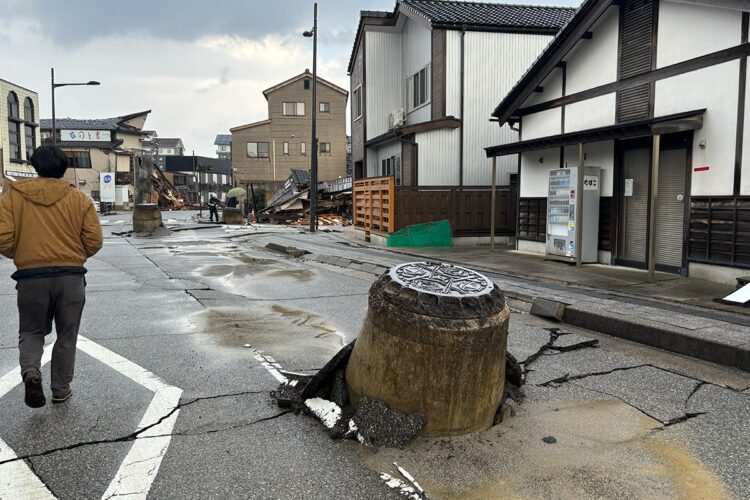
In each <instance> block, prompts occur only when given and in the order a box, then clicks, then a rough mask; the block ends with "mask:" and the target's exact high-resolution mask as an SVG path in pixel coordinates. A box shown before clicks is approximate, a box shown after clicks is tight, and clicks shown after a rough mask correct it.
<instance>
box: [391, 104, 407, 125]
mask: <svg viewBox="0 0 750 500" xmlns="http://www.w3.org/2000/svg"><path fill="white" fill-rule="evenodd" d="M404 123H406V113H404V110H403V109H397V110H396V111H393V112H391V113H390V114H389V115H388V128H389V129H393V128H396V127H401V126H403V125H404Z"/></svg>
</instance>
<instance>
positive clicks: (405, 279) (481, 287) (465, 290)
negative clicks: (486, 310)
mask: <svg viewBox="0 0 750 500" xmlns="http://www.w3.org/2000/svg"><path fill="white" fill-rule="evenodd" d="M390 276H391V279H393V281H395V282H396V283H399V284H400V285H402V286H404V287H407V288H411V289H412V290H416V291H418V292H423V293H429V294H432V295H441V296H443V297H477V296H479V295H484V294H487V293H490V292H491V291H492V290H493V288H494V287H495V285H494V284H493V283H492V281H490V279H489V278H487V277H486V276H484V275H482V274H479V273H478V272H476V271H472V270H471V269H466V268H464V267H458V266H452V265H450V264H442V263H438V262H409V263H406V264H400V265H398V266H395V267H392V268H391V270H390Z"/></svg>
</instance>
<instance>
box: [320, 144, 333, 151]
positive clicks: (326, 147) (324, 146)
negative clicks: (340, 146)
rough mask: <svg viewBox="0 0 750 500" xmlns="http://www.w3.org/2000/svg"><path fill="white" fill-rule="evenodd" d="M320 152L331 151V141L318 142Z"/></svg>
mask: <svg viewBox="0 0 750 500" xmlns="http://www.w3.org/2000/svg"><path fill="white" fill-rule="evenodd" d="M320 152H321V153H330V152H331V143H330V142H321V143H320Z"/></svg>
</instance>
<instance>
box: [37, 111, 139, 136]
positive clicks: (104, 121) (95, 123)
mask: <svg viewBox="0 0 750 500" xmlns="http://www.w3.org/2000/svg"><path fill="white" fill-rule="evenodd" d="M150 112H151V110H148V111H142V112H139V113H133V114H130V115H123V116H115V117H113V118H92V119H89V118H83V119H79V118H56V119H55V127H56V128H57V130H61V129H71V130H118V129H120V130H123V129H124V130H133V131H138V132H140V131H139V130H138V129H136V128H135V127H131V126H129V125H126V124H125V123H124V122H126V121H127V120H130V119H132V118H135V117H136V116H140V115H145V114H148V113H150ZM40 125H41V128H42V130H52V119H50V118H42V119H41V120H40Z"/></svg>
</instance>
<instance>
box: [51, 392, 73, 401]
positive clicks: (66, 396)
mask: <svg viewBox="0 0 750 500" xmlns="http://www.w3.org/2000/svg"><path fill="white" fill-rule="evenodd" d="M72 395H73V391H68V392H66V393H65V394H57V395H55V394H53V395H52V402H53V403H64V402H66V401H67V400H69V399H70V396H72Z"/></svg>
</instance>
